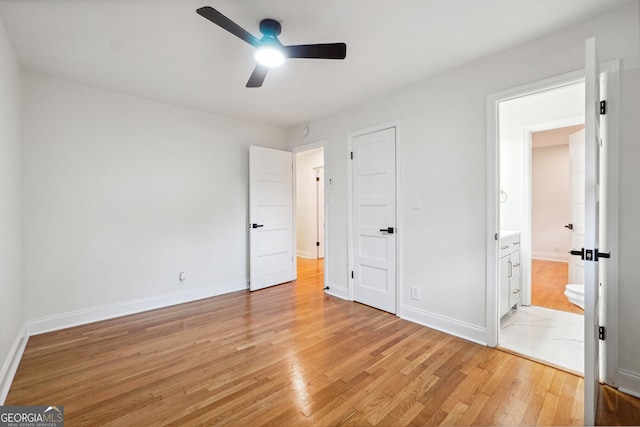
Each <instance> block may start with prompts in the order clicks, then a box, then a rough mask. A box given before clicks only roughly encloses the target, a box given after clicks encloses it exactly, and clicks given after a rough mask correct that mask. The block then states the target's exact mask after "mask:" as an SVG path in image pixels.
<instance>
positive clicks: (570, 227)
mask: <svg viewBox="0 0 640 427" xmlns="http://www.w3.org/2000/svg"><path fill="white" fill-rule="evenodd" d="M564 228H568V229H569V230H573V224H567V225H565V226H564Z"/></svg>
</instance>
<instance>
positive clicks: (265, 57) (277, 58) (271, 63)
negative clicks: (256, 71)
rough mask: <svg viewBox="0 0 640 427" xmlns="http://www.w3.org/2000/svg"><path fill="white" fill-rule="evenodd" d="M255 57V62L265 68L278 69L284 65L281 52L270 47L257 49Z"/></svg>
mask: <svg viewBox="0 0 640 427" xmlns="http://www.w3.org/2000/svg"><path fill="white" fill-rule="evenodd" d="M255 57H256V61H258V63H259V64H262V65H264V66H265V67H279V66H280V65H282V64H283V63H284V54H283V53H282V51H280V49H276V48H274V47H271V46H264V47H260V48H258V50H257V51H256V55H255Z"/></svg>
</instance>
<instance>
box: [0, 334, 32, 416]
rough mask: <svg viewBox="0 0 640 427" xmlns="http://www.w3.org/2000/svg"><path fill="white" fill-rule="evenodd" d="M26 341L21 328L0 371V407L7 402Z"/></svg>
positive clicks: (26, 338) (27, 338) (26, 337)
mask: <svg viewBox="0 0 640 427" xmlns="http://www.w3.org/2000/svg"><path fill="white" fill-rule="evenodd" d="M28 340H29V337H28V336H27V327H26V326H23V327H22V329H21V330H20V332H19V333H18V335H17V336H16V339H15V340H14V341H13V345H12V346H11V349H10V350H9V354H8V355H7V358H6V360H5V361H4V363H3V365H2V370H1V371H0V406H1V405H4V402H5V401H6V400H7V396H8V395H9V389H11V383H12V382H13V378H14V377H15V376H16V372H17V371H18V366H19V365H20V360H21V359H22V354H23V353H24V349H25V347H26V346H27V341H28Z"/></svg>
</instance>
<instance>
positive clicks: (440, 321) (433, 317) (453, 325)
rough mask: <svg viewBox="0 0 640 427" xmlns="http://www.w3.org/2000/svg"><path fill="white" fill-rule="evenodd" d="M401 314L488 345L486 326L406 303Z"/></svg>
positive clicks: (437, 328) (426, 324) (457, 335)
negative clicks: (434, 312) (409, 305)
mask: <svg viewBox="0 0 640 427" xmlns="http://www.w3.org/2000/svg"><path fill="white" fill-rule="evenodd" d="M399 315H400V317H401V318H402V319H405V320H408V321H410V322H414V323H417V324H419V325H422V326H426V327H428V328H431V329H436V330H438V331H441V332H445V333H447V334H449V335H454V336H456V337H459V338H463V339H465V340H468V341H472V342H475V343H477V344H481V345H487V342H486V336H487V331H486V330H485V328H481V327H479V326H475V325H471V324H469V323H465V322H461V321H459V320H456V319H451V318H449V317H445V316H440V315H438V314H433V313H429V312H426V311H423V310H419V309H416V308H413V307H408V306H404V305H403V306H400V314H399Z"/></svg>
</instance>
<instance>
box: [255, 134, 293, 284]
mask: <svg viewBox="0 0 640 427" xmlns="http://www.w3.org/2000/svg"><path fill="white" fill-rule="evenodd" d="M293 236H294V233H293V156H292V154H291V153H290V152H288V151H281V150H274V149H271V148H264V147H256V146H253V145H252V146H250V147H249V275H250V279H249V280H250V282H249V289H251V290H252V291H255V290H258V289H262V288H266V287H268V286H273V285H277V284H280V283H285V282H289V281H291V280H293V279H295V269H294V256H293V254H294V241H293Z"/></svg>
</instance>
